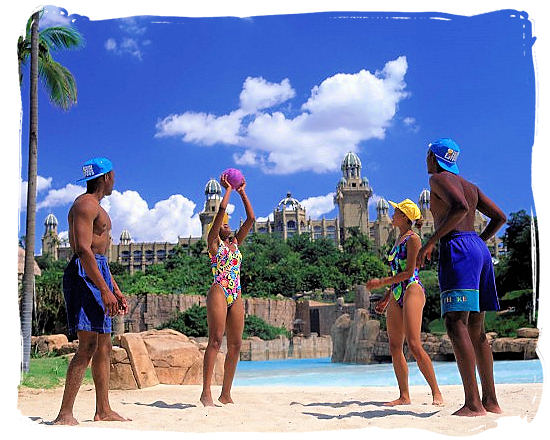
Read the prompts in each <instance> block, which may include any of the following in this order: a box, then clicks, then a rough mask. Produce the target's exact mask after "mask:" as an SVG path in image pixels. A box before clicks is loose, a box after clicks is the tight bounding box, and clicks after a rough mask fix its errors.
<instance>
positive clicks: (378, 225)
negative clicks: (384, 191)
mask: <svg viewBox="0 0 550 440" xmlns="http://www.w3.org/2000/svg"><path fill="white" fill-rule="evenodd" d="M389 208H390V207H389V205H388V202H387V201H386V199H384V198H381V199H380V200H378V202H376V220H375V222H374V224H373V235H374V237H373V238H374V247H375V248H376V249H378V250H382V248H383V246H384V245H385V244H386V243H387V242H388V239H389V238H390V236H392V235H393V234H392V232H393V229H394V228H393V225H392V223H391V219H390V216H389V215H388V211H389Z"/></svg>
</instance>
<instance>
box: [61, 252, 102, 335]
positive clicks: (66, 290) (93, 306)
mask: <svg viewBox="0 0 550 440" xmlns="http://www.w3.org/2000/svg"><path fill="white" fill-rule="evenodd" d="M95 259H96V262H97V267H98V268H99V272H100V273H101V275H102V276H103V279H104V280H105V282H106V283H107V286H109V289H111V291H112V290H113V284H112V280H111V271H110V270H109V263H108V261H107V257H105V255H99V254H96V255H95ZM63 296H64V297H65V307H66V310H67V324H68V329H69V334H71V335H76V334H77V332H78V331H80V330H84V331H89V332H97V333H111V318H110V317H109V316H107V315H105V307H104V305H103V300H102V299H101V292H100V291H99V289H98V288H97V287H96V286H95V284H94V283H93V282H92V280H90V278H88V276H87V275H86V272H85V271H84V266H82V263H81V261H80V258H78V257H77V256H76V255H75V256H73V258H72V259H71V261H70V262H69V264H68V265H67V267H66V268H65V272H64V273H63Z"/></svg>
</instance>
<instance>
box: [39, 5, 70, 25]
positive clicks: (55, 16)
mask: <svg viewBox="0 0 550 440" xmlns="http://www.w3.org/2000/svg"><path fill="white" fill-rule="evenodd" d="M71 24H72V22H71V18H70V17H69V16H68V15H67V11H65V10H64V9H61V8H58V7H56V6H46V7H45V8H44V14H43V15H42V17H40V22H39V25H40V29H44V28H47V27H52V26H71Z"/></svg>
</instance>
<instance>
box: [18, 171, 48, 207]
mask: <svg viewBox="0 0 550 440" xmlns="http://www.w3.org/2000/svg"><path fill="white" fill-rule="evenodd" d="M28 185H29V183H28V182H27V181H26V180H22V181H21V198H20V199H21V204H20V205H19V206H20V209H21V211H26V210H27V191H28ZM51 185H52V178H51V177H42V176H36V193H37V194H40V193H41V192H43V191H45V190H47V189H48V188H50V186H51Z"/></svg>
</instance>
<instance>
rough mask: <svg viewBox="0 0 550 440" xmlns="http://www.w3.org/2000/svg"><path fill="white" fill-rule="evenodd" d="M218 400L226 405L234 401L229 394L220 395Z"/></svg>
mask: <svg viewBox="0 0 550 440" xmlns="http://www.w3.org/2000/svg"><path fill="white" fill-rule="evenodd" d="M218 400H219V401H220V402H221V403H223V404H224V405H226V404H227V403H235V402H233V399H232V398H231V396H220V397H219V398H218Z"/></svg>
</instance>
